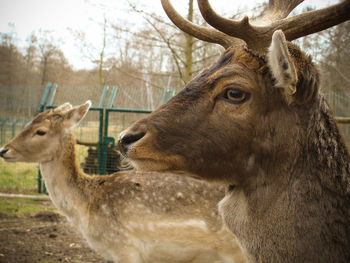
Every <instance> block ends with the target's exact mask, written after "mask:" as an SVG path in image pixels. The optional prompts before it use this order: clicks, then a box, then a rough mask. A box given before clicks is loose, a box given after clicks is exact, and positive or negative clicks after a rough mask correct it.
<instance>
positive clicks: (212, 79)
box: [119, 0, 350, 184]
mask: <svg viewBox="0 0 350 263" xmlns="http://www.w3.org/2000/svg"><path fill="white" fill-rule="evenodd" d="M300 2H302V1H301V0H294V1H283V0H275V1H272V0H271V1H270V2H269V8H268V10H267V13H266V14H265V16H263V17H262V18H261V19H259V21H253V22H252V23H251V22H250V21H249V19H248V17H245V18H243V20H242V21H232V20H229V19H225V18H223V17H220V16H219V15H218V14H216V13H215V12H214V11H213V10H212V8H211V7H210V5H209V3H208V0H198V5H199V8H200V11H201V13H202V15H203V17H204V19H205V20H206V21H207V22H208V23H209V24H210V25H211V26H213V28H207V27H201V26H197V25H195V24H193V23H191V22H189V21H187V20H185V19H184V18H182V17H181V16H180V15H179V14H178V13H177V12H176V11H175V10H174V8H173V7H172V5H171V4H170V3H169V1H168V0H162V4H163V7H164V10H165V11H166V13H167V15H168V17H169V18H170V19H171V20H172V21H173V22H174V24H176V25H177V26H178V27H179V28H180V29H181V30H183V31H185V32H186V33H188V34H191V35H193V36H195V37H197V38H199V39H201V40H204V41H209V42H213V43H218V44H220V45H222V46H224V47H225V48H226V51H225V52H224V53H223V54H222V56H221V57H220V58H219V60H218V61H217V62H216V63H215V64H213V65H212V66H210V67H209V68H207V69H204V70H203V71H202V72H201V73H200V74H199V75H198V76H196V77H195V78H194V79H193V80H192V81H190V82H189V83H188V84H187V86H186V87H185V88H184V90H182V91H181V92H180V93H179V94H178V95H177V96H175V97H174V98H173V99H172V100H170V101H169V102H168V103H166V104H164V105H162V106H161V107H160V108H158V109H157V110H156V111H155V112H153V113H152V114H151V115H150V116H149V117H147V118H145V119H142V120H140V121H138V122H136V123H135V124H134V125H132V126H131V127H130V128H128V129H127V130H125V131H124V132H122V133H121V135H120V137H119V145H120V147H121V149H122V152H123V153H124V155H125V156H127V157H128V158H129V159H130V160H131V161H132V163H133V164H134V165H135V167H136V168H138V169H140V170H157V171H161V170H185V171H187V172H191V173H193V174H196V175H199V176H200V177H203V178H206V179H209V180H210V179H215V180H226V181H228V182H229V183H233V184H240V183H241V184H243V183H244V182H245V181H246V180H249V178H250V176H251V175H252V174H256V172H257V169H263V170H273V169H278V171H282V170H286V169H291V167H290V166H292V165H293V164H294V163H295V161H296V160H295V159H296V158H298V156H300V155H299V153H301V152H302V151H304V150H305V149H303V146H305V145H307V144H308V142H307V140H308V139H307V138H309V136H308V134H307V129H306V126H307V125H309V124H308V118H311V114H312V113H313V112H314V111H313V110H312V109H313V108H315V107H318V106H317V104H319V103H320V94H319V74H318V71H317V69H316V67H315V66H314V64H313V63H312V61H311V58H310V57H309V56H307V55H305V54H304V53H303V52H301V51H300V50H299V48H298V47H296V46H295V45H293V44H291V43H290V42H288V41H291V40H294V39H296V38H299V37H301V36H304V35H307V34H311V33H314V32H317V31H320V30H323V29H326V28H328V27H331V26H333V25H336V24H338V23H341V22H343V21H345V20H347V19H349V18H350V1H344V2H342V3H339V4H337V5H333V6H330V7H328V8H324V9H320V10H316V11H310V12H306V13H303V14H300V15H296V16H294V17H290V18H286V17H287V15H288V14H289V13H290V12H291V11H292V10H293V9H294V8H295V7H296V6H297V5H298V4H299V3H300ZM276 174H278V172H276Z"/></svg>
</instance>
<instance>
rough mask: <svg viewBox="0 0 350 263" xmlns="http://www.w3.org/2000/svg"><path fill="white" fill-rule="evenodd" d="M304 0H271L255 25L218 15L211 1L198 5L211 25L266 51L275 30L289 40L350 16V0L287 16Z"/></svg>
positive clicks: (246, 18)
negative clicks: (281, 32) (279, 31)
mask: <svg viewBox="0 0 350 263" xmlns="http://www.w3.org/2000/svg"><path fill="white" fill-rule="evenodd" d="M302 1H303V0H291V1H283V0H270V1H269V9H268V11H267V13H266V15H265V16H263V17H262V18H261V19H259V20H257V21H256V22H255V23H254V24H255V25H253V24H250V23H249V19H248V17H247V16H245V17H244V18H243V19H242V20H241V21H234V20H231V19H226V18H224V17H222V16H220V15H218V14H217V13H215V11H214V10H213V9H212V7H211V6H210V4H209V2H208V0H198V6H199V9H200V11H201V13H202V16H203V18H204V19H205V20H206V21H207V22H208V24H210V25H211V26H213V27H214V28H216V29H218V30H219V31H221V32H224V33H225V34H227V35H229V36H232V37H236V38H240V39H243V40H244V41H245V42H246V43H247V45H248V47H249V48H251V49H253V50H256V51H257V52H262V53H264V52H266V48H267V47H268V46H269V44H270V42H271V37H272V34H273V32H274V31H276V30H278V29H281V30H282V31H283V32H284V34H285V36H286V39H287V40H289V41H292V40H294V39H297V38H299V37H302V36H306V35H308V34H312V33H315V32H318V31H321V30H324V29H327V28H329V27H332V26H334V25H337V24H340V23H342V22H344V21H346V20H349V19H350V0H345V1H343V2H341V3H339V4H336V5H333V6H330V7H327V8H323V9H320V10H315V11H309V12H305V13H303V14H300V15H296V16H294V17H291V18H286V17H287V16H288V14H289V13H290V12H291V11H292V10H293V9H294V8H295V7H296V6H297V5H298V4H300V3H301V2H302Z"/></svg>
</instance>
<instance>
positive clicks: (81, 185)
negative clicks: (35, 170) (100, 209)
mask: <svg viewBox="0 0 350 263" xmlns="http://www.w3.org/2000/svg"><path fill="white" fill-rule="evenodd" d="M40 171H41V174H42V176H43V178H44V181H45V185H46V188H47V191H48V193H49V195H50V198H51V200H52V202H53V203H54V204H55V206H56V207H57V208H59V209H60V210H61V211H62V212H63V213H64V214H65V215H66V216H67V217H68V218H69V219H70V220H72V221H77V220H79V218H80V217H81V213H83V211H84V210H85V209H86V206H87V204H88V199H89V198H88V196H87V193H88V192H87V191H85V188H86V185H87V183H88V181H89V177H88V176H86V175H85V174H84V173H83V172H82V171H81V170H80V169H79V168H78V165H77V161H76V154H75V138H74V136H73V134H71V133H68V134H65V135H64V136H63V137H62V138H61V140H60V150H59V151H58V152H57V155H56V158H54V160H52V161H49V162H45V163H41V164H40Z"/></svg>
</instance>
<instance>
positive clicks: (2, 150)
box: [0, 148, 9, 157]
mask: <svg viewBox="0 0 350 263" xmlns="http://www.w3.org/2000/svg"><path fill="white" fill-rule="evenodd" d="M8 150H9V149H5V148H0V157H4V154H5V153H7V152H8Z"/></svg>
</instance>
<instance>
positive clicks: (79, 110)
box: [64, 100, 91, 128]
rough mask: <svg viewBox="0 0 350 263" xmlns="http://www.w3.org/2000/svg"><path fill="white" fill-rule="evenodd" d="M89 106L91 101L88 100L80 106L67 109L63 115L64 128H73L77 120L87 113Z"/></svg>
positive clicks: (77, 122)
mask: <svg viewBox="0 0 350 263" xmlns="http://www.w3.org/2000/svg"><path fill="white" fill-rule="evenodd" d="M90 107H91V101H90V100H88V101H87V102H85V103H84V104H82V105H80V106H76V107H74V108H72V109H71V110H69V111H68V112H67V113H66V114H65V116H64V126H65V127H66V128H73V127H75V126H77V125H78V124H79V122H80V121H81V120H82V119H83V118H84V117H85V115H86V114H87V113H88V111H89V108H90Z"/></svg>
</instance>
